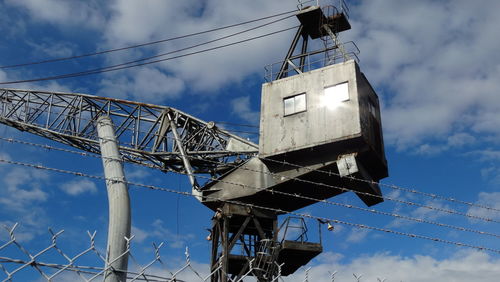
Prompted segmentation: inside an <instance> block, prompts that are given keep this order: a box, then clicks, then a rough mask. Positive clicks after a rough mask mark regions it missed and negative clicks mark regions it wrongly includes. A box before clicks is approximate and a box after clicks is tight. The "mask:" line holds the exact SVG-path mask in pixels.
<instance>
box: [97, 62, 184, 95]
mask: <svg viewBox="0 0 500 282" xmlns="http://www.w3.org/2000/svg"><path fill="white" fill-rule="evenodd" d="M101 87H102V88H101V89H100V90H99V93H98V94H99V95H103V96H108V97H109V96H113V97H119V98H128V97H132V98H133V99H136V100H140V101H141V102H156V103H160V102H162V101H164V100H165V99H172V98H177V97H178V96H179V94H180V92H181V91H183V90H184V88H185V85H184V81H182V80H181V79H179V78H176V77H173V76H171V75H168V74H166V73H165V72H163V71H161V70H158V69H155V68H152V67H148V68H139V69H134V70H130V71H128V72H127V73H126V74H121V73H120V74H112V75H108V76H107V77H106V78H104V79H103V80H102V81H101Z"/></svg>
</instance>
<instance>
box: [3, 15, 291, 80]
mask: <svg viewBox="0 0 500 282" xmlns="http://www.w3.org/2000/svg"><path fill="white" fill-rule="evenodd" d="M291 17H293V15H292V16H287V17H284V18H280V19H277V20H274V21H271V22H268V23H265V24H262V25H259V26H256V27H252V28H249V29H245V30H243V31H239V32H236V33H232V34H230V35H226V36H222V37H219V38H216V39H212V40H209V41H205V42H203V43H198V44H194V45H191V46H188V47H184V48H181V49H177V50H174V51H170V52H166V53H161V54H158V55H154V56H149V57H145V58H141V59H137V60H132V61H128V62H125V63H120V64H115V65H111V66H106V67H100V68H96V69H90V70H85V71H81V72H74V73H67V74H61V75H55V76H47V77H40V78H34V79H24V80H15V81H4V82H0V85H5V84H19V83H27V82H37V81H47V80H58V79H64V78H72V77H79V76H86V75H92V74H100V73H106V72H111V71H117V70H123V69H129V68H134V67H139V66H145V65H150V64H156V63H160V62H165V61H169V60H173V59H178V58H183V57H187V56H192V55H196V54H200V53H205V52H209V51H213V50H217V49H221V48H226V47H229V46H233V45H237V44H241V43H245V42H249V41H252V40H256V39H261V38H264V37H267V36H271V35H275V34H278V33H281V32H285V31H288V30H292V29H296V28H297V27H298V25H297V26H293V27H290V28H285V29H281V30H278V31H274V32H270V33H266V34H263V35H259V36H254V37H250V38H247V39H243V40H239V41H236V42H231V43H227V44H222V45H219V46H215V47H211V48H206V49H202V50H198V51H194V52H190V53H185V54H182V55H177V56H173V57H168V58H164V59H158V60H153V61H149V60H151V59H154V58H159V57H164V56H167V55H171V54H174V53H179V52H182V51H186V50H189V49H193V48H196V47H200V46H203V45H207V44H210V43H213V42H217V41H221V40H224V39H227V38H230V37H233V36H237V35H240V34H243V33H246V32H250V31H253V30H256V29H258V28H262V27H265V26H267V25H270V24H273V23H276V22H279V21H283V20H285V19H288V18H291ZM140 62H143V63H140Z"/></svg>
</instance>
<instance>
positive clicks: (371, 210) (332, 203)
mask: <svg viewBox="0 0 500 282" xmlns="http://www.w3.org/2000/svg"><path fill="white" fill-rule="evenodd" d="M0 140H3V141H7V142H15V143H19V144H24V145H30V146H34V147H39V148H43V149H48V150H58V151H62V152H67V153H74V154H78V155H82V156H91V157H95V158H99V159H100V158H103V159H105V157H101V156H99V155H97V154H81V153H80V152H78V151H74V150H67V149H63V148H58V147H52V146H49V145H43V144H37V143H32V142H27V141H21V140H15V139H11V138H2V137H0ZM122 162H124V161H123V160H122ZM148 167H150V168H155V167H154V166H148ZM251 171H253V170H251ZM197 177H198V178H203V179H207V180H213V178H211V177H206V176H202V175H198V176H197ZM215 181H217V182H221V183H226V184H231V185H238V186H245V187H246V188H251V189H254V190H257V191H259V190H260V189H259V188H258V187H255V186H251V185H245V184H241V183H233V182H230V181H226V180H221V179H217V180H215ZM265 191H266V192H269V193H272V194H280V195H284V196H287V197H292V198H299V199H305V200H310V201H313V202H317V203H324V204H328V205H333V206H339V207H344V208H349V209H356V210H360V211H365V212H369V213H373V214H379V215H384V216H391V217H395V218H398V219H405V220H408V221H414V222H418V223H425V224H430V225H435V226H439V227H445V228H449V229H454V230H458V231H463V232H470V233H476V234H480V235H486V236H492V237H496V238H500V235H499V234H495V233H490V232H486V231H481V230H475V229H471V228H466V227H462V226H456V225H451V224H446V223H441V222H436V221H432V220H426V219H423V218H415V217H411V216H406V215H401V214H397V213H394V212H384V211H379V210H375V209H368V208H363V207H358V206H355V205H350V204H343V203H339V202H333V201H329V200H326V199H317V198H313V197H307V196H303V195H298V194H292V193H287V192H283V191H277V190H265Z"/></svg>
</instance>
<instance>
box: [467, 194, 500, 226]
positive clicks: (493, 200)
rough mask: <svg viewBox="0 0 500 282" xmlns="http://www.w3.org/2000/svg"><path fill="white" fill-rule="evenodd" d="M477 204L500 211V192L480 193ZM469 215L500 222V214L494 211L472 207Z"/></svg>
mask: <svg viewBox="0 0 500 282" xmlns="http://www.w3.org/2000/svg"><path fill="white" fill-rule="evenodd" d="M476 204H478V205H482V206H486V207H491V208H494V209H497V210H500V192H491V193H488V192H481V193H479V196H478V200H477V201H476ZM467 213H469V214H471V215H474V216H479V217H484V218H491V219H494V220H500V212H498V211H496V210H492V209H485V208H480V207H471V208H469V210H468V211H467Z"/></svg>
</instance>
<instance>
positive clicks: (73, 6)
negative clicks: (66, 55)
mask: <svg viewBox="0 0 500 282" xmlns="http://www.w3.org/2000/svg"><path fill="white" fill-rule="evenodd" d="M5 3H6V4H8V5H11V6H15V7H19V8H22V9H24V10H25V11H26V12H28V14H29V15H30V18H32V19H37V20H40V21H44V22H49V23H51V24H55V25H58V26H59V27H62V28H67V27H68V26H72V27H74V26H75V25H77V26H79V27H92V28H96V27H100V26H102V25H103V23H104V20H103V13H102V11H103V7H102V5H100V4H99V2H97V1H64V0H6V1H5Z"/></svg>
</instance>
